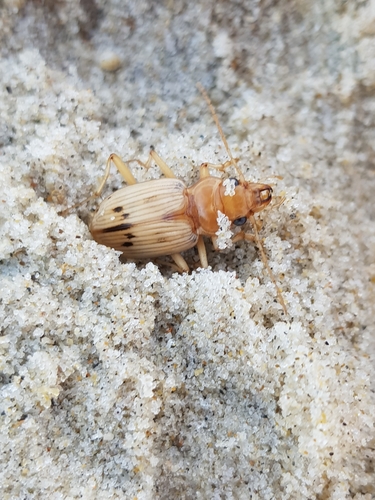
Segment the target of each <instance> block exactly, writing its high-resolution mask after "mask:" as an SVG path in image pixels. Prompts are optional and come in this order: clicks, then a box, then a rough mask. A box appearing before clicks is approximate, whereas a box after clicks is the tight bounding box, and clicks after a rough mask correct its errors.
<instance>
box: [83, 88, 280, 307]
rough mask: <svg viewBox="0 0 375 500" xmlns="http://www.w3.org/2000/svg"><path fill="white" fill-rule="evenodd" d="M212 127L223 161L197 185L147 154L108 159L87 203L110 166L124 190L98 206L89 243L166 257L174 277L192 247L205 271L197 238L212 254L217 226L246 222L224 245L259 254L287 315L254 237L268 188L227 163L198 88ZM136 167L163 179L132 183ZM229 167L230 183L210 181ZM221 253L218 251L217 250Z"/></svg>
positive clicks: (134, 255) (204, 170)
mask: <svg viewBox="0 0 375 500" xmlns="http://www.w3.org/2000/svg"><path fill="white" fill-rule="evenodd" d="M198 87H199V90H200V92H201V93H202V94H203V96H204V98H205V99H206V101H207V103H208V106H209V108H210V110H211V113H212V116H213V119H214V121H215V123H216V125H217V127H218V130H219V133H220V136H221V139H222V141H223V143H224V146H225V149H226V151H227V154H228V156H229V160H228V161H226V162H225V163H223V164H221V165H214V164H210V163H203V164H202V165H201V166H200V172H199V180H198V181H197V182H196V183H195V184H194V185H192V186H191V187H188V186H186V185H185V184H184V182H183V181H181V180H179V179H178V178H176V176H175V175H174V173H173V172H172V170H171V169H170V168H169V167H168V165H167V164H166V163H165V162H164V161H163V160H162V158H160V156H159V155H158V154H157V153H156V152H155V151H154V150H153V149H152V150H151V152H150V155H149V158H148V160H147V162H146V164H143V163H142V162H141V161H139V160H135V159H132V160H128V162H124V161H122V160H121V158H120V157H119V156H117V155H116V154H111V155H110V156H109V158H108V161H107V165H106V170H105V174H104V177H103V180H102V182H101V183H100V186H99V187H98V189H97V191H96V192H95V193H94V194H93V197H96V196H99V195H100V194H101V192H102V190H103V188H104V185H105V183H106V181H107V178H108V176H109V172H110V168H111V164H112V162H113V163H114V164H115V166H116V167H117V169H118V170H119V172H120V174H121V175H122V177H123V178H124V180H125V181H126V183H127V186H125V187H123V188H121V189H119V190H118V191H115V192H114V193H112V194H111V195H110V196H108V198H106V199H105V200H104V201H102V203H101V204H100V206H99V208H98V210H97V211H96V213H95V214H94V216H93V218H92V221H91V223H90V231H91V234H92V236H93V238H94V239H95V240H96V241H97V242H98V243H100V244H103V245H106V246H109V247H112V248H114V249H116V250H119V251H121V252H122V253H123V255H124V256H125V257H126V258H130V259H152V258H155V257H160V256H167V255H170V256H171V257H172V259H173V260H174V262H175V264H176V265H177V267H178V269H179V270H180V271H189V266H188V264H187V263H186V261H185V259H184V258H183V257H182V255H181V252H183V251H185V250H188V249H190V248H192V247H194V246H196V247H197V250H198V254H199V259H200V263H201V266H202V267H204V268H205V267H208V261H207V253H206V248H205V243H204V240H203V237H209V238H211V239H212V242H213V246H214V248H215V249H218V248H219V247H220V244H219V243H220V242H219V239H220V234H221V230H222V227H221V222H220V221H222V220H225V221H226V222H227V227H228V228H229V229H230V228H232V229H233V228H235V227H236V226H243V225H244V224H245V223H246V222H250V224H251V226H252V229H253V231H252V232H246V231H244V230H243V229H241V230H240V231H239V232H237V233H235V234H233V233H231V232H230V233H229V239H227V243H229V245H231V244H232V243H235V242H237V241H240V240H247V241H253V242H255V243H256V245H257V247H258V248H259V251H260V254H261V258H262V261H263V265H264V267H265V268H266V269H267V271H268V274H269V276H270V278H271V280H272V281H273V283H274V285H275V287H276V292H277V296H278V300H279V303H280V304H281V306H282V308H283V310H284V312H285V313H287V310H286V306H285V302H284V299H283V296H282V293H281V290H280V288H279V286H278V285H277V283H276V280H275V277H274V275H273V273H272V271H271V269H270V266H269V264H268V261H267V258H266V254H265V252H264V249H263V245H262V242H261V239H260V237H259V233H258V225H257V222H256V220H255V217H254V214H255V213H257V212H260V211H261V210H263V209H264V208H265V207H266V206H267V205H268V204H269V203H270V202H271V199H272V188H271V187H270V186H269V185H267V184H260V183H253V182H248V181H246V180H245V178H244V175H243V173H242V171H241V170H240V168H239V167H238V165H237V162H238V161H239V160H238V159H237V158H233V156H232V153H231V151H230V149H229V146H228V143H227V141H226V138H225V136H224V133H223V131H222V128H221V126H220V123H219V120H218V118H217V115H216V112H215V109H214V107H213V105H212V103H211V101H210V99H209V97H208V95H207V93H206V91H205V90H204V89H203V87H202V86H201V85H200V84H198ZM134 161H136V162H138V163H139V164H141V165H144V166H145V167H146V168H148V167H149V166H150V164H151V162H152V161H154V162H155V163H156V165H157V166H158V167H159V168H160V170H161V171H162V173H163V174H164V176H165V177H163V178H161V179H156V180H151V181H146V182H141V183H137V181H136V179H135V178H134V176H133V174H132V173H131V170H130V168H129V166H128V163H130V162H134ZM230 167H233V168H234V169H235V171H236V172H237V177H238V178H236V179H234V178H230V179H225V180H224V179H223V178H221V177H214V176H212V175H210V172H209V169H210V168H212V169H217V170H220V171H221V172H225V171H226V170H227V169H228V168H230ZM221 248H222V247H221Z"/></svg>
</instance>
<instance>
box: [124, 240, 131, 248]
mask: <svg viewBox="0 0 375 500" xmlns="http://www.w3.org/2000/svg"><path fill="white" fill-rule="evenodd" d="M122 246H123V247H132V246H133V243H132V242H131V241H125V243H123V244H122Z"/></svg>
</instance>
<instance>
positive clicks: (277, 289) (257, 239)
mask: <svg viewBox="0 0 375 500" xmlns="http://www.w3.org/2000/svg"><path fill="white" fill-rule="evenodd" d="M249 220H250V223H251V225H252V226H253V231H254V236H255V243H256V244H257V246H258V249H259V252H260V255H261V257H262V262H263V265H264V267H265V268H266V269H267V272H268V276H269V277H270V278H271V281H272V283H273V284H274V285H275V288H276V294H277V298H278V299H279V303H280V305H281V307H282V308H283V309H284V313H285V315H286V316H287V315H288V310H287V308H286V305H285V302H284V297H283V294H282V292H281V290H280V287H279V286H278V284H277V282H276V279H275V276H274V274H273V272H272V270H271V268H270V266H269V264H268V260H267V257H266V253H265V251H264V248H263V245H262V242H261V239H260V238H259V233H258V228H257V223H256V220H255V217H254V215H251V216H250V217H249Z"/></svg>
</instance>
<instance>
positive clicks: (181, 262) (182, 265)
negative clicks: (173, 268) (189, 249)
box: [171, 253, 190, 273]
mask: <svg viewBox="0 0 375 500" xmlns="http://www.w3.org/2000/svg"><path fill="white" fill-rule="evenodd" d="M171 257H172V259H173V260H174V261H175V263H176V264H177V267H178V269H179V271H180V272H186V273H188V272H189V271H190V268H189V266H188V265H187V262H186V260H185V259H184V258H183V256H182V255H181V254H180V253H174V254H172V255H171Z"/></svg>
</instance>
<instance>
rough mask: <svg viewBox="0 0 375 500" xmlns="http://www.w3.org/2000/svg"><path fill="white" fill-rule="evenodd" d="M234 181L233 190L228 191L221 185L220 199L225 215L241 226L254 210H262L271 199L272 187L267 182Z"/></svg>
mask: <svg viewBox="0 0 375 500" xmlns="http://www.w3.org/2000/svg"><path fill="white" fill-rule="evenodd" d="M231 181H234V186H233V187H234V192H231V193H228V192H227V191H225V190H224V187H222V193H221V200H222V203H223V206H224V213H225V215H226V216H227V217H228V218H229V220H231V221H232V222H233V223H234V224H235V225H237V226H242V224H244V223H245V222H246V220H247V219H248V218H249V217H250V216H251V215H253V214H255V213H256V212H260V211H261V210H263V209H264V208H265V207H266V206H267V205H268V204H269V203H270V202H271V200H272V188H271V186H268V185H267V184H259V183H253V182H247V181H242V180H240V181H238V180H237V179H231Z"/></svg>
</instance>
